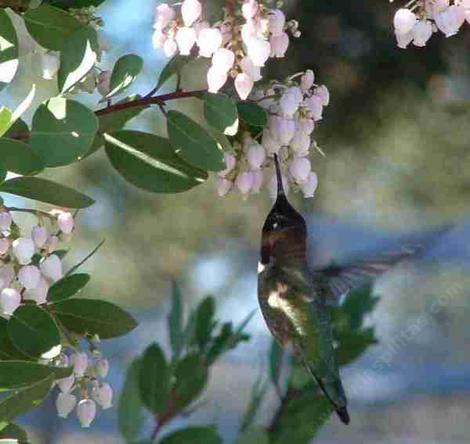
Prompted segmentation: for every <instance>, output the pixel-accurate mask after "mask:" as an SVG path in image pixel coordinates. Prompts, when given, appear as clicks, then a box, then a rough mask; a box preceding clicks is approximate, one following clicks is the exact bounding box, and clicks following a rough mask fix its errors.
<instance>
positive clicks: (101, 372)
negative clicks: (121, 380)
mask: <svg viewBox="0 0 470 444" xmlns="http://www.w3.org/2000/svg"><path fill="white" fill-rule="evenodd" d="M95 370H96V373H97V375H98V376H99V377H101V378H106V376H107V375H108V372H109V361H108V360H107V359H106V358H101V359H99V360H98V361H97V362H96V365H95Z"/></svg>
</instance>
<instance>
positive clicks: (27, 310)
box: [7, 304, 60, 357]
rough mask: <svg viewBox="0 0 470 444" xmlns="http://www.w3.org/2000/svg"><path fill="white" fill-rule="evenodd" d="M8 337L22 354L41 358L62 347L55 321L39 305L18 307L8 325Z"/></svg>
mask: <svg viewBox="0 0 470 444" xmlns="http://www.w3.org/2000/svg"><path fill="white" fill-rule="evenodd" d="M7 331H8V336H9V337H10V339H11V341H12V342H13V344H14V345H15V347H17V348H18V349H19V350H20V351H21V352H23V353H25V354H26V355H28V356H31V357H40V356H41V355H43V354H44V353H47V352H49V351H50V350H51V349H52V348H54V347H57V346H60V334H59V329H58V328H57V325H56V323H55V322H54V319H53V318H52V317H51V315H50V314H49V313H48V312H47V311H46V310H44V309H43V308H41V307H39V306H37V305H29V304H28V305H21V306H20V307H18V308H17V309H16V310H15V312H14V313H13V315H12V316H11V318H10V320H9V321H8V325H7Z"/></svg>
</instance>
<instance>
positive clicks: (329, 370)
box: [258, 155, 419, 424]
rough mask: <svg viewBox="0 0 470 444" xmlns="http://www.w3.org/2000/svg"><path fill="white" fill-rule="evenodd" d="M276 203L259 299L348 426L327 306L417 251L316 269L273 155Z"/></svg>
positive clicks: (274, 330)
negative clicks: (275, 177)
mask: <svg viewBox="0 0 470 444" xmlns="http://www.w3.org/2000/svg"><path fill="white" fill-rule="evenodd" d="M274 163H275V169H276V176H277V198H276V200H275V202H274V205H273V207H272V209H271V211H270V212H269V214H268V216H267V218H266V221H265V223H264V226H263V229H262V240H261V258H260V262H259V264H258V300H259V304H260V308H261V311H262V313H263V317H264V319H265V321H266V324H267V326H268V329H269V330H270V332H271V334H272V335H273V336H274V337H275V339H276V340H277V341H278V343H279V344H280V345H281V346H282V347H287V346H289V347H291V348H292V350H293V353H294V355H295V356H296V357H297V358H298V359H299V360H300V361H301V362H302V363H303V365H304V366H305V369H306V370H307V372H308V373H309V374H310V375H311V377H312V378H313V379H314V380H315V381H316V383H317V385H318V387H319V389H320V391H321V392H322V393H323V394H324V396H325V397H326V399H327V400H328V402H329V403H330V404H331V406H332V407H333V409H334V410H335V412H336V413H337V415H338V417H339V419H340V420H341V421H342V422H343V423H344V424H348V423H349V422H350V416H349V413H348V401H347V398H346V394H345V390H344V388H343V384H342V381H341V376H340V373H339V369H338V365H337V364H336V361H335V350H334V345H333V344H334V341H333V332H332V325H331V320H330V315H329V301H332V300H339V298H340V297H341V295H343V294H346V293H347V292H348V291H350V290H352V289H354V288H357V287H360V286H361V285H363V284H364V283H365V281H367V280H369V279H373V278H375V277H377V276H379V275H380V274H382V273H384V272H385V271H387V270H388V269H389V268H390V267H391V266H393V265H394V264H396V263H397V262H399V261H400V260H402V259H405V258H407V257H409V256H412V255H414V254H415V253H416V251H417V250H418V248H419V247H418V246H416V247H414V246H413V247H412V246H410V247H408V248H403V249H402V250H401V251H399V252H398V253H397V252H396V253H394V254H391V255H387V256H380V257H379V258H373V259H369V260H362V261H358V262H356V263H351V264H347V265H342V266H339V265H330V266H327V267H325V268H322V269H314V268H312V267H311V265H310V264H309V261H308V257H309V256H308V254H307V245H308V232H307V224H306V222H305V219H304V218H303V217H302V215H301V214H300V213H299V212H298V211H296V210H295V208H294V207H293V206H292V205H291V204H290V203H289V201H288V200H287V197H286V194H285V192H284V187H283V184H282V175H281V171H280V166H279V161H278V158H277V156H276V155H274Z"/></svg>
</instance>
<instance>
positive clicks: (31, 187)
mask: <svg viewBox="0 0 470 444" xmlns="http://www.w3.org/2000/svg"><path fill="white" fill-rule="evenodd" d="M0 192H3V193H10V194H15V195H16V196H22V197H27V198H28V199H33V200H39V201H41V202H46V203H50V204H52V205H57V206H59V207H66V208H86V207H89V206H90V205H92V204H93V203H94V202H95V201H94V200H93V199H91V198H90V197H88V196H85V195H84V194H82V193H80V192H78V191H75V190H74V189H72V188H69V187H66V186H65V185H60V184H58V183H55V182H51V181H50V180H46V179H41V178H39V177H15V178H14V179H10V180H7V181H5V182H2V183H0Z"/></svg>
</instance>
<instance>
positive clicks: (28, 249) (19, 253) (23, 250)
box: [12, 237, 35, 265]
mask: <svg viewBox="0 0 470 444" xmlns="http://www.w3.org/2000/svg"><path fill="white" fill-rule="evenodd" d="M12 247H13V254H14V255H15V256H16V259H17V260H18V262H19V263H20V264H21V265H26V264H29V262H30V261H31V258H32V257H33V254H34V250H35V247H34V242H33V241H32V240H31V239H29V238H27V237H19V238H18V239H15V240H14V241H13V243H12Z"/></svg>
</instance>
